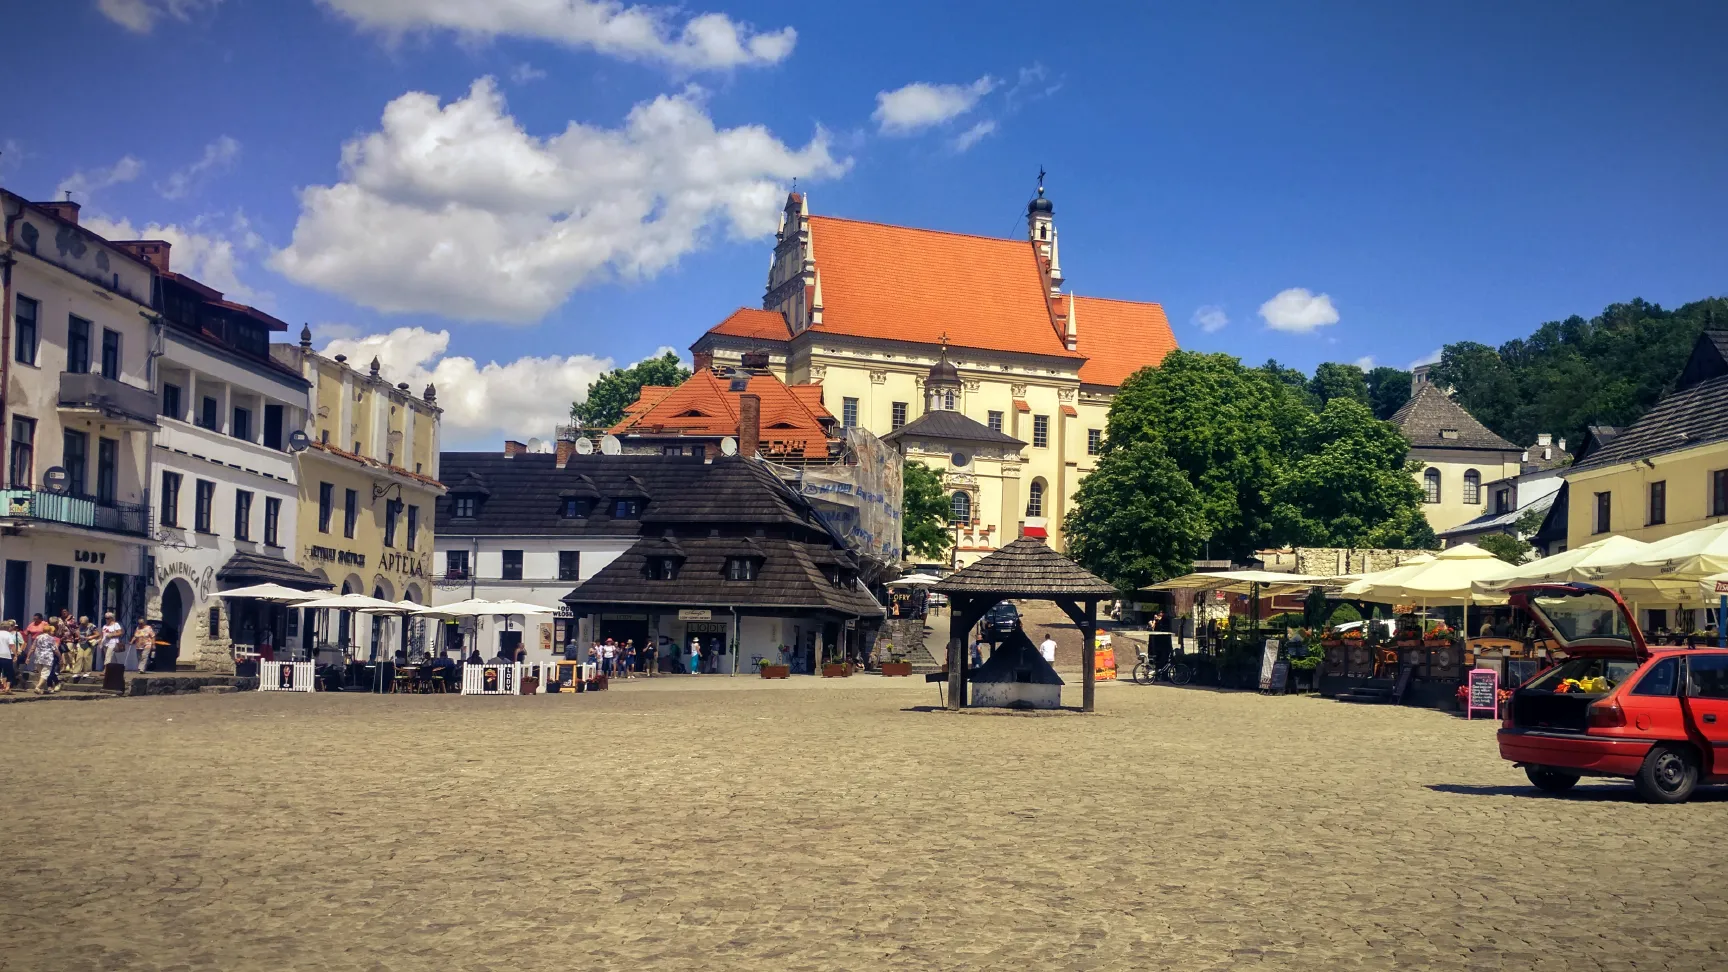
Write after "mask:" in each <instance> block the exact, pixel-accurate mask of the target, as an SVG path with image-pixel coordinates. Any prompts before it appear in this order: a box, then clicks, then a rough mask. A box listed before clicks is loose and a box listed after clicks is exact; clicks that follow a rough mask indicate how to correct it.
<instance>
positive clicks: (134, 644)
mask: <svg viewBox="0 0 1728 972" xmlns="http://www.w3.org/2000/svg"><path fill="white" fill-rule="evenodd" d="M155 650H156V629H155V628H152V627H150V624H149V622H147V621H145V620H144V619H143V618H139V619H138V624H137V626H135V627H134V628H133V629H132V640H131V642H129V643H128V644H127V645H126V650H125V652H123V653H122V656H123V663H124V664H125V666H126V671H128V672H137V671H142V670H143V669H144V666H145V665H147V664H148V663H149V661H150V655H151V653H152V652H154V651H155Z"/></svg>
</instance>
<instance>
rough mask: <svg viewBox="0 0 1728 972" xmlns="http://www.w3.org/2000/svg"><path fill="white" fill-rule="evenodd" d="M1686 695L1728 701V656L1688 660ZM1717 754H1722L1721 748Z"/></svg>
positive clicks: (1698, 657)
mask: <svg viewBox="0 0 1728 972" xmlns="http://www.w3.org/2000/svg"><path fill="white" fill-rule="evenodd" d="M1686 694H1687V695H1690V696H1693V697H1695V698H1700V699H1728V655H1693V656H1691V657H1690V658H1687V659H1686ZM1717 738H1721V737H1717ZM1717 752H1718V753H1720V752H1721V748H1720V746H1718V748H1717ZM1718 765H1720V764H1718Z"/></svg>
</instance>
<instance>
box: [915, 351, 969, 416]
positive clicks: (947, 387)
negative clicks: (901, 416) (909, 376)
mask: <svg viewBox="0 0 1728 972" xmlns="http://www.w3.org/2000/svg"><path fill="white" fill-rule="evenodd" d="M960 387H961V386H960V369H958V368H956V367H954V363H953V362H951V361H949V360H948V346H947V345H946V344H944V345H942V351H941V354H939V355H938V356H937V358H936V363H935V364H933V365H931V366H930V374H929V375H927V376H925V378H924V411H925V412H953V411H958V410H959V408H960Z"/></svg>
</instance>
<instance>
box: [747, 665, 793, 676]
mask: <svg viewBox="0 0 1728 972" xmlns="http://www.w3.org/2000/svg"><path fill="white" fill-rule="evenodd" d="M756 670H757V671H759V672H761V673H762V677H763V678H791V677H792V666H791V665H759V666H757V669H756Z"/></svg>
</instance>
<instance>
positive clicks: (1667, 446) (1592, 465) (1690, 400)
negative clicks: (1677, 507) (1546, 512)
mask: <svg viewBox="0 0 1728 972" xmlns="http://www.w3.org/2000/svg"><path fill="white" fill-rule="evenodd" d="M1675 388H1676V390H1675V391H1674V392H1673V393H1672V394H1670V395H1669V396H1668V397H1667V398H1664V399H1662V400H1661V401H1659V402H1657V403H1656V405H1655V407H1653V408H1651V409H1650V411H1648V412H1645V413H1644V415H1643V417H1642V418H1640V419H1638V421H1636V422H1633V423H1632V424H1631V425H1628V426H1626V427H1625V428H1623V429H1620V430H1619V431H1618V432H1615V431H1614V430H1613V429H1607V430H1606V431H1607V432H1608V435H1607V437H1606V439H1605V440H1604V438H1603V436H1602V435H1601V434H1600V433H1599V432H1598V429H1599V428H1600V427H1599V426H1591V427H1590V434H1591V438H1593V439H1595V440H1596V441H1597V443H1599V444H1600V446H1601V447H1600V448H1598V449H1596V450H1595V451H1592V452H1589V453H1588V454H1586V455H1582V456H1581V457H1580V459H1579V461H1578V462H1577V463H1575V464H1574V465H1573V467H1572V468H1573V469H1599V468H1601V467H1603V466H1615V465H1619V464H1620V463H1623V462H1635V461H1637V460H1639V459H1646V458H1648V457H1650V456H1657V455H1661V454H1662V453H1664V452H1674V451H1677V450H1680V449H1690V448H1693V447H1694V446H1701V445H1705V444H1706V443H1710V442H1721V441H1723V440H1724V439H1728V331H1705V332H1703V333H1701V334H1699V335H1698V340H1697V341H1696V342H1694V343H1693V345H1692V355H1691V357H1690V358H1688V359H1687V361H1686V367H1685V368H1683V369H1681V372H1680V377H1679V379H1678V380H1677V381H1676V383H1675Z"/></svg>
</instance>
